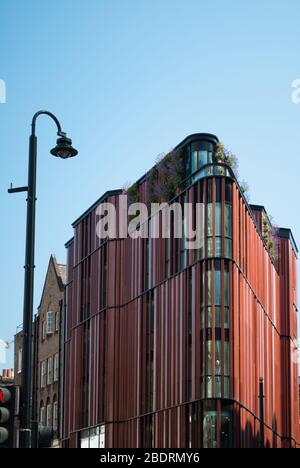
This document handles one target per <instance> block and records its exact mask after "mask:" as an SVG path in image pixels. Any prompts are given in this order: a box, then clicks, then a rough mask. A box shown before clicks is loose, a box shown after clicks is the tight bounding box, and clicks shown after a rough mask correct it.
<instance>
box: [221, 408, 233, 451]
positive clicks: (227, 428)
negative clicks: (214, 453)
mask: <svg viewBox="0 0 300 468" xmlns="http://www.w3.org/2000/svg"><path fill="white" fill-rule="evenodd" d="M221 448H224V449H226V448H228V449H229V448H232V410H231V406H230V405H228V404H223V407H222V415H221Z"/></svg>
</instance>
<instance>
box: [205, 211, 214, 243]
mask: <svg viewBox="0 0 300 468" xmlns="http://www.w3.org/2000/svg"><path fill="white" fill-rule="evenodd" d="M213 233H214V228H213V204H212V203H209V204H208V205H207V221H206V235H207V236H212V235H213Z"/></svg>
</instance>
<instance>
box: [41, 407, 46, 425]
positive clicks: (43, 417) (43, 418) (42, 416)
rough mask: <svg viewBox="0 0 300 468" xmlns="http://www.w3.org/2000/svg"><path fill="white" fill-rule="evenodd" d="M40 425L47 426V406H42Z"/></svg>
mask: <svg viewBox="0 0 300 468" xmlns="http://www.w3.org/2000/svg"><path fill="white" fill-rule="evenodd" d="M40 425H41V426H45V406H44V405H43V406H40Z"/></svg>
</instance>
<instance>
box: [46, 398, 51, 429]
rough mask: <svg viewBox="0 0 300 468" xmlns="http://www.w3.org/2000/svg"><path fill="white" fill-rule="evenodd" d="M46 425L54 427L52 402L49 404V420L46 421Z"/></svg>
mask: <svg viewBox="0 0 300 468" xmlns="http://www.w3.org/2000/svg"><path fill="white" fill-rule="evenodd" d="M46 426H47V427H52V405H51V403H48V404H47V421H46Z"/></svg>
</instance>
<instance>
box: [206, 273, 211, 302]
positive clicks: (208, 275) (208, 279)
mask: <svg viewBox="0 0 300 468" xmlns="http://www.w3.org/2000/svg"><path fill="white" fill-rule="evenodd" d="M211 291H212V273H211V270H210V269H209V270H207V272H206V303H207V305H212V297H211Z"/></svg>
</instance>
